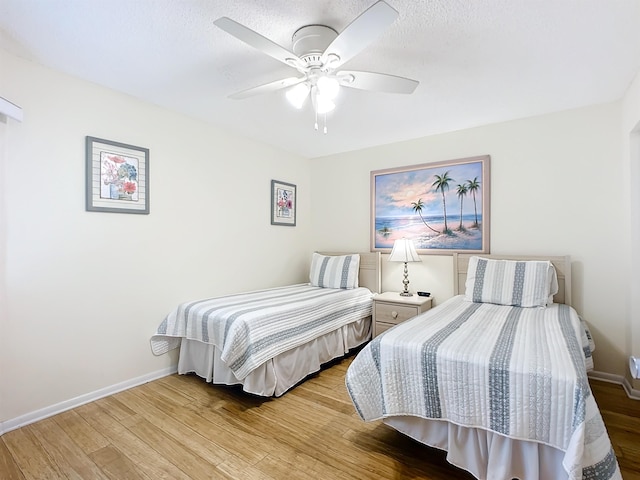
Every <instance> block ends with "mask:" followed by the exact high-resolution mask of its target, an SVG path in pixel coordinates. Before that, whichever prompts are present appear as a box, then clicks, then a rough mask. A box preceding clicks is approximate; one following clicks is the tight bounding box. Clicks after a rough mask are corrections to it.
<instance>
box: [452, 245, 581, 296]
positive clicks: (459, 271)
mask: <svg viewBox="0 0 640 480" xmlns="http://www.w3.org/2000/svg"><path fill="white" fill-rule="evenodd" d="M473 256H478V257H482V258H492V259H495V260H548V261H550V262H551V263H552V264H553V266H554V267H555V269H556V275H557V276H558V293H556V294H555V295H554V296H553V301H554V302H555V303H564V304H566V305H571V257H570V256H569V255H564V256H552V257H545V256H541V255H535V256H531V255H482V254H470V253H454V254H453V294H454V295H461V294H464V290H465V281H466V280H467V269H468V268H469V258H471V257H473Z"/></svg>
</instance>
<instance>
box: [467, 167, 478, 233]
mask: <svg viewBox="0 0 640 480" xmlns="http://www.w3.org/2000/svg"><path fill="white" fill-rule="evenodd" d="M467 189H468V190H469V192H471V195H473V209H474V211H475V213H476V220H475V222H473V226H474V227H477V226H478V204H477V203H476V192H477V191H478V190H480V182H479V181H478V177H475V178H474V179H473V180H467Z"/></svg>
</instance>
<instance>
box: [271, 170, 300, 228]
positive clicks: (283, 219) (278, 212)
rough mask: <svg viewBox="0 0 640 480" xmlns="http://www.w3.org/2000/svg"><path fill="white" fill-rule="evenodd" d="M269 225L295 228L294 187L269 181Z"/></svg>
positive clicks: (276, 181)
mask: <svg viewBox="0 0 640 480" xmlns="http://www.w3.org/2000/svg"><path fill="white" fill-rule="evenodd" d="M271 225H286V226H289V227H295V226H296V186H295V185H293V184H292V183H286V182H281V181H279V180H271Z"/></svg>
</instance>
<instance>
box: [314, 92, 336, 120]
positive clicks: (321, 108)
mask: <svg viewBox="0 0 640 480" xmlns="http://www.w3.org/2000/svg"><path fill="white" fill-rule="evenodd" d="M315 108H316V113H317V114H318V115H324V114H325V113H329V112H330V111H332V110H333V109H334V108H336V104H335V103H333V101H332V100H331V99H330V98H327V97H326V96H324V95H323V94H322V93H320V92H316V101H315Z"/></svg>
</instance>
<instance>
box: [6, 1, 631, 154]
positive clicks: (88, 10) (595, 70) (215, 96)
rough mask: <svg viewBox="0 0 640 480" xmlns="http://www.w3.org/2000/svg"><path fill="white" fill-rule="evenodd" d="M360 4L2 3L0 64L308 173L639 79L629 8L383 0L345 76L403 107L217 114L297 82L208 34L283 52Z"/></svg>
mask: <svg viewBox="0 0 640 480" xmlns="http://www.w3.org/2000/svg"><path fill="white" fill-rule="evenodd" d="M373 3H374V0H353V1H344V0H313V1H312V0H286V1H284V0H255V1H238V0H92V1H86V0H0V48H4V49H5V50H8V51H9V52H12V53H14V54H17V55H19V56H21V57H24V58H26V59H29V60H33V61H35V62H38V63H41V64H44V65H46V66H48V67H51V68H54V69H56V70H60V71H63V72H65V73H68V74H70V75H73V76H75V77H79V78H82V79H86V80H89V81H91V82H94V83H97V84H101V85H104V86H106V87H109V88H112V89H114V90H118V91H121V92H124V93H127V94H129V95H132V96H134V97H137V98H140V99H143V100H146V101H149V102H151V103H154V104H157V105H161V106H163V107H166V108H168V109H171V110H174V111H176V112H181V113H183V114H186V115H189V116H192V117H195V118H198V119H202V120H205V121H207V122H210V123H212V124H215V125H217V126H219V127H222V128H225V129H227V130H232V131H235V132H238V133H241V134H243V135H246V136H249V137H252V138H255V139H258V140H261V141H264V142H266V143H269V144H272V145H275V146H278V147H280V148H283V149H286V150H288V151H292V152H296V153H298V154H300V155H303V156H305V157H318V156H323V155H328V154H332V153H337V152H343V151H349V150H355V149H361V148H366V147H370V146H375V145H380V144H385V143H390V142H395V141H400V140H406V139H411V138H417V137H423V136H426V135H430V134H435V133H442V132H447V131H452V130H458V129H462V128H469V127H473V126H477V125H483V124H488V123H494V122H500V121H505V120H511V119H515V118H522V117H528V116H532V115H537V114H543V113H548V112H553V111H559V110H565V109H569V108H575V107H580V106H585V105H591V104H596V103H603V102H609V101H613V100H616V99H619V98H620V97H621V96H622V95H623V94H624V92H625V90H626V89H627V87H628V86H629V84H630V82H631V80H632V79H633V77H634V75H635V74H636V73H637V72H638V70H640V0H606V1H605V0H421V1H416V0H387V3H389V4H390V5H391V6H392V7H393V8H395V9H396V10H397V11H398V12H399V16H398V18H397V20H396V21H395V22H394V23H393V24H392V25H391V27H389V28H388V29H387V30H385V31H384V32H383V33H382V35H380V37H379V38H378V39H377V40H376V41H374V42H373V43H372V44H371V45H369V47H367V48H366V49H365V50H363V51H362V52H361V53H360V54H358V55H357V56H356V57H354V58H353V59H352V60H351V61H349V62H347V63H346V64H345V65H344V68H348V69H351V70H366V71H374V72H382V73H387V74H393V75H398V76H403V77H409V78H412V79H415V80H418V81H419V82H420V85H419V86H418V88H417V89H416V91H415V92H414V93H413V94H412V95H398V94H385V93H374V92H365V91H360V90H355V89H346V88H343V89H342V90H341V92H340V95H339V97H338V99H337V101H336V103H337V104H338V106H337V108H336V109H335V110H334V111H333V112H332V113H331V114H329V116H328V118H327V123H328V133H327V134H326V135H325V134H323V133H320V132H316V131H315V130H314V128H313V124H314V115H313V113H312V111H311V108H310V106H309V105H308V103H307V106H306V107H305V108H303V110H301V111H298V110H295V109H293V108H292V107H290V106H289V104H288V103H287V102H286V101H285V99H284V91H278V92H275V93H270V94H266V95H261V96H256V97H251V98H248V99H243V100H231V99H229V98H227V97H228V95H230V94H232V93H235V92H237V91H239V90H243V89H246V88H250V87H253V86H256V85H261V84H264V83H268V82H271V81H274V80H278V79H281V78H284V77H289V76H291V75H292V74H295V73H296V72H295V71H294V70H293V69H291V68H289V67H287V66H286V65H284V64H282V63H280V62H278V61H276V60H274V59H273V58H271V57H268V56H266V55H264V54H263V53H261V52H259V51H257V50H255V49H253V48H251V47H249V46H247V45H246V44H244V43H242V42H240V41H239V40H237V39H236V38H234V37H232V36H231V35H229V34H228V33H226V32H224V31H222V30H220V29H219V28H217V27H216V26H215V25H214V24H213V21H214V20H216V19H217V18H219V17H222V16H227V17H230V18H232V19H234V20H236V21H237V22H240V23H242V24H244V25H246V26H247V27H249V28H251V29H253V30H255V31H257V32H259V33H261V34H262V35H264V36H265V37H267V38H269V39H271V40H272V41H274V42H276V43H278V44H280V45H282V46H284V47H286V48H287V49H290V48H291V36H292V34H293V33H294V32H295V31H296V30H297V29H298V28H299V27H301V26H304V25H309V24H324V25H328V26H331V27H333V28H334V29H336V30H337V31H338V32H340V31H342V30H343V29H344V28H345V27H346V26H347V25H348V24H349V23H350V22H351V21H352V20H353V19H355V18H356V17H357V16H358V15H360V14H361V13H362V12H363V11H365V10H366V9H367V8H368V7H369V6H370V5H372V4H373ZM0 74H2V72H0Z"/></svg>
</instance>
